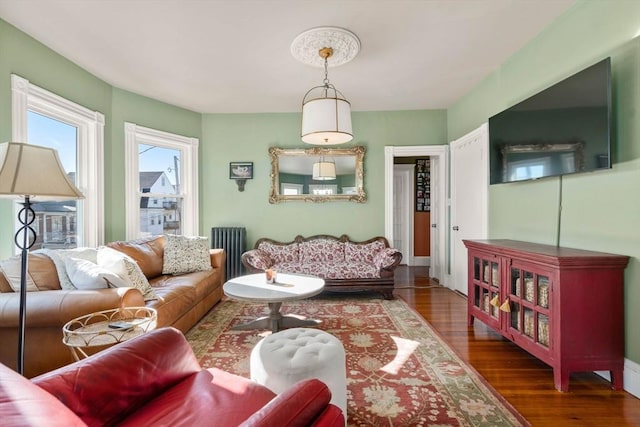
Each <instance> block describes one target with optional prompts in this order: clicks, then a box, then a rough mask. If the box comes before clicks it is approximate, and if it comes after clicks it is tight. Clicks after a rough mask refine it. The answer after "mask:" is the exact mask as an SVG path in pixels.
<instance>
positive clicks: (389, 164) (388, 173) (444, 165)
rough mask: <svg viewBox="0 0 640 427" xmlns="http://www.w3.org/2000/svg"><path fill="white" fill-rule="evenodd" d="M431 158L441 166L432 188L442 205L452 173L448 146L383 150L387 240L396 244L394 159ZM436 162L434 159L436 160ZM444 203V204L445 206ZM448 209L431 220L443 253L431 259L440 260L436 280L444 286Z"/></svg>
mask: <svg viewBox="0 0 640 427" xmlns="http://www.w3.org/2000/svg"><path fill="white" fill-rule="evenodd" d="M418 156H425V157H427V156H429V157H433V158H435V159H437V161H438V162H439V164H440V169H439V174H438V185H437V188H434V186H431V189H432V191H434V190H435V191H438V192H439V194H440V201H441V203H443V202H444V201H445V200H447V177H448V173H449V146H448V145H446V144H445V145H410V146H393V145H388V146H385V147H384V234H385V237H386V238H387V240H388V241H390V242H393V188H394V187H393V159H394V158H395V157H418ZM435 159H434V160H435ZM443 204H444V203H443ZM446 211H447V209H446V206H440V209H439V213H438V217H437V218H435V221H434V218H431V222H432V224H436V227H437V229H438V240H439V243H440V248H441V250H440V251H439V252H438V253H437V254H434V253H431V260H432V261H433V260H434V257H437V258H438V259H437V261H436V262H438V264H439V265H440V277H434V278H435V279H437V280H438V281H439V282H440V284H441V285H443V286H447V280H446V275H445V274H443V272H444V271H445V270H446V268H445V266H446V265H447V264H446V260H447V255H448V252H449V249H448V247H449V245H447V241H446V234H447V233H446V231H447V228H448V227H447V225H446V224H447V222H446V218H447V217H446Z"/></svg>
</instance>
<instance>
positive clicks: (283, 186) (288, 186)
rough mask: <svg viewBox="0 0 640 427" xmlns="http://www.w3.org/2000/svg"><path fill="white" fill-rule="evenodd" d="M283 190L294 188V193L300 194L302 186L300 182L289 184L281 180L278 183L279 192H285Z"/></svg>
mask: <svg viewBox="0 0 640 427" xmlns="http://www.w3.org/2000/svg"><path fill="white" fill-rule="evenodd" d="M285 190H295V191H296V194H295V195H301V194H302V190H303V186H302V184H289V183H286V182H283V183H281V184H280V194H283V195H285V194H287V193H286V191H285Z"/></svg>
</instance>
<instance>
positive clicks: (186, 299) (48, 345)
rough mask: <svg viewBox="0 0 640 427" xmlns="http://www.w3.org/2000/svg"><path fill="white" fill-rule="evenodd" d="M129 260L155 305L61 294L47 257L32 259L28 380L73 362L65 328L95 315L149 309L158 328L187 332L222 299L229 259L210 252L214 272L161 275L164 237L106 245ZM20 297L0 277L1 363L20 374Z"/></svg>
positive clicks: (116, 295)
mask: <svg viewBox="0 0 640 427" xmlns="http://www.w3.org/2000/svg"><path fill="white" fill-rule="evenodd" d="M107 246H110V247H112V248H114V249H116V250H119V251H121V252H124V253H126V254H128V255H129V256H131V257H132V258H133V259H134V260H135V261H136V262H137V263H138V265H139V266H140V268H141V269H142V272H143V273H144V274H145V276H146V277H147V279H148V280H149V283H150V284H151V286H152V287H153V289H154V291H155V293H156V295H157V296H158V297H159V298H158V299H157V300H151V301H147V303H146V304H145V301H144V298H143V296H142V293H141V292H140V291H139V290H137V289H134V288H109V289H90V290H62V289H61V288H60V282H59V280H58V274H57V271H56V267H55V265H54V263H53V262H52V260H51V259H50V258H49V257H47V256H46V255H44V254H38V253H31V254H29V274H30V275H31V277H32V279H33V281H34V282H35V284H36V286H37V287H38V290H39V291H38V292H28V294H27V309H26V316H27V322H26V332H25V353H24V354H25V362H24V374H25V376H26V377H27V378H31V377H34V376H36V375H40V374H42V373H44V372H48V371H50V370H52V369H55V368H58V367H60V366H63V365H67V364H69V363H71V362H73V361H74V359H73V357H72V355H71V352H70V350H69V348H68V347H67V346H66V345H64V344H63V342H62V327H63V326H64V324H65V323H67V322H68V321H69V320H71V319H74V318H76V317H79V316H83V315H85V314H89V313H92V312H96V311H102V310H109V309H114V308H120V307H140V306H147V307H151V308H154V309H156V310H157V312H158V323H157V327H158V328H159V327H162V326H173V327H175V328H177V329H179V330H180V331H182V332H186V331H188V330H189V329H190V328H191V327H192V326H193V325H194V324H195V323H196V322H198V320H200V319H201V318H202V316H204V315H205V314H206V313H207V312H208V311H209V310H210V309H211V308H212V307H213V306H214V305H215V304H216V303H217V302H218V301H220V299H221V298H222V283H223V280H224V265H225V253H224V251H223V250H222V249H212V250H211V251H210V252H211V253H210V258H211V266H212V267H213V268H212V270H208V271H200V272H195V273H188V274H182V275H175V276H172V275H163V274H162V265H163V255H164V237H162V236H153V237H148V238H143V239H138V240H133V241H121V242H113V243H110V244H108V245H107ZM19 303H20V302H19V293H18V292H14V291H13V290H12V289H11V287H10V286H9V284H8V283H7V281H6V279H5V278H4V276H3V275H2V274H0V343H2V345H0V362H1V363H3V364H5V365H7V366H9V367H11V368H13V369H16V364H17V348H18V315H19V305H20V304H19Z"/></svg>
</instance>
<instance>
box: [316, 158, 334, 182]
mask: <svg viewBox="0 0 640 427" xmlns="http://www.w3.org/2000/svg"><path fill="white" fill-rule="evenodd" d="M311 178H312V179H314V180H317V181H328V180H332V179H336V164H335V163H334V162H329V161H326V160H323V159H320V161H319V162H316V163H314V164H313V174H312V176H311Z"/></svg>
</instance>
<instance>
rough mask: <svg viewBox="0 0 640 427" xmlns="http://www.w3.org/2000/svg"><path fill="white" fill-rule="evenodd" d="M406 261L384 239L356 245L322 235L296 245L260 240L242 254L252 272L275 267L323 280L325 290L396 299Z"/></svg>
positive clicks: (345, 238) (299, 240) (344, 237)
mask: <svg viewBox="0 0 640 427" xmlns="http://www.w3.org/2000/svg"><path fill="white" fill-rule="evenodd" d="M400 261H402V254H401V253H400V251H398V250H396V249H394V248H390V247H389V242H388V241H387V239H385V238H384V237H381V236H379V237H374V238H372V239H369V240H367V241H364V242H356V241H353V240H351V239H349V236H347V235H346V234H343V235H342V236H340V237H335V236H329V235H326V234H320V235H317V236H311V237H302V236H296V238H295V239H294V240H293V241H292V242H287V243H283V242H277V241H275V240H272V239H267V238H262V239H258V241H257V242H256V245H255V248H254V249H252V250H250V251H247V252H245V253H244V254H242V263H243V264H244V266H245V268H246V269H247V271H249V272H250V273H259V272H262V271H264V270H266V269H267V268H272V269H275V270H277V271H280V272H283V273H299V274H311V275H313V276H318V277H322V278H323V279H324V282H325V291H337V292H352V291H377V292H380V293H381V294H382V295H383V296H384V298H386V299H393V288H394V271H395V268H396V267H397V266H398V265H399V264H400Z"/></svg>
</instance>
